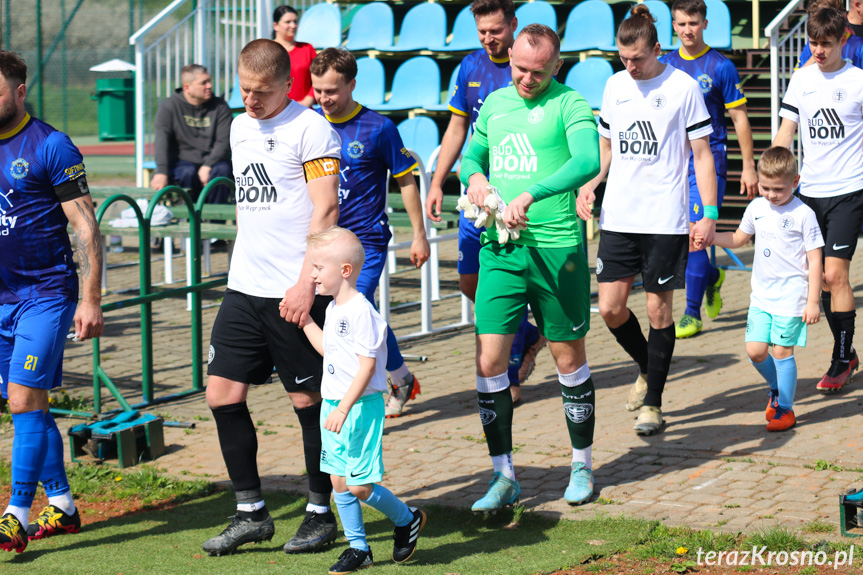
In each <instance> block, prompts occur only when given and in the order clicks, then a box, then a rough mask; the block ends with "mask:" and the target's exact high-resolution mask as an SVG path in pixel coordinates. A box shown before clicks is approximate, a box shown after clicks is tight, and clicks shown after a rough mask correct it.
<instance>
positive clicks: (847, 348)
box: [833, 310, 857, 363]
mask: <svg viewBox="0 0 863 575" xmlns="http://www.w3.org/2000/svg"><path fill="white" fill-rule="evenodd" d="M833 317H834V318H835V319H836V328H837V329H836V331H834V332H833V337H834V339H833V341H834V344H833V346H834V353H837V352H838V353H837V355H836V359H838V360H839V361H841V362H843V363H848V362H849V361H851V355H852V350H853V349H854V320H855V319H857V312H856V311H855V310H852V311H834V312H833Z"/></svg>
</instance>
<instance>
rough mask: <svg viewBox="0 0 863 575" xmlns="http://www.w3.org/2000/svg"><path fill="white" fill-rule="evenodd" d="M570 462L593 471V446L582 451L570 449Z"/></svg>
mask: <svg viewBox="0 0 863 575" xmlns="http://www.w3.org/2000/svg"><path fill="white" fill-rule="evenodd" d="M572 462H573V463H584V466H585V467H587V468H588V469H593V446H592V445H591V446H590V447H585V448H584V449H576V448H574V447H573V448H572Z"/></svg>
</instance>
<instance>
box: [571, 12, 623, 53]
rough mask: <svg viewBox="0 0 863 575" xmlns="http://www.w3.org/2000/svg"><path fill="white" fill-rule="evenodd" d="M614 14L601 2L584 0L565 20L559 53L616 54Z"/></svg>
mask: <svg viewBox="0 0 863 575" xmlns="http://www.w3.org/2000/svg"><path fill="white" fill-rule="evenodd" d="M614 34H615V27H614V13H612V11H611V6H609V5H608V4H607V3H605V2H602V0H585V1H584V2H582V3H581V4H579V5H578V6H576V7H575V8H573V9H572V11H571V12H570V13H569V16H568V17H567V18H566V30H564V37H563V41H562V42H561V46H560V51H561V52H579V51H581V50H604V51H606V52H617V46H615V45H614Z"/></svg>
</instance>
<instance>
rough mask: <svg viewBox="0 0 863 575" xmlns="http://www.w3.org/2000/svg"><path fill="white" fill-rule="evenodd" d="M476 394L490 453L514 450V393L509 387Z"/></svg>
mask: <svg viewBox="0 0 863 575" xmlns="http://www.w3.org/2000/svg"><path fill="white" fill-rule="evenodd" d="M476 395H477V403H478V404H479V418H480V421H481V422H482V430H483V432H485V440H486V441H487V442H488V454H489V455H491V456H492V457H494V456H495V455H506V454H507V453H510V452H512V394H511V393H510V391H509V389H508V388H507V389H504V390H503V391H497V392H495V393H483V392H481V391H478V392H476Z"/></svg>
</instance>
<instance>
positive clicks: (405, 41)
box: [390, 2, 446, 52]
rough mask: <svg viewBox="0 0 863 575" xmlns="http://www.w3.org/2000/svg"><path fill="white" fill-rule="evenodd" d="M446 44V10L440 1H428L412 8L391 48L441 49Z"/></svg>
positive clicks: (402, 49)
mask: <svg viewBox="0 0 863 575" xmlns="http://www.w3.org/2000/svg"><path fill="white" fill-rule="evenodd" d="M445 45H446V11H445V10H444V9H443V6H441V5H440V4H438V3H436V2H435V3H431V2H426V3H424V4H417V5H416V6H414V7H413V8H411V9H410V10H409V11H408V13H407V14H405V19H404V20H403V21H402V27H401V29H400V30H399V40H398V42H397V43H396V45H395V46H393V47H391V48H390V50H391V51H393V52H404V51H407V50H423V49H428V50H440V49H442V48H443V47H444V46H445Z"/></svg>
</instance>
